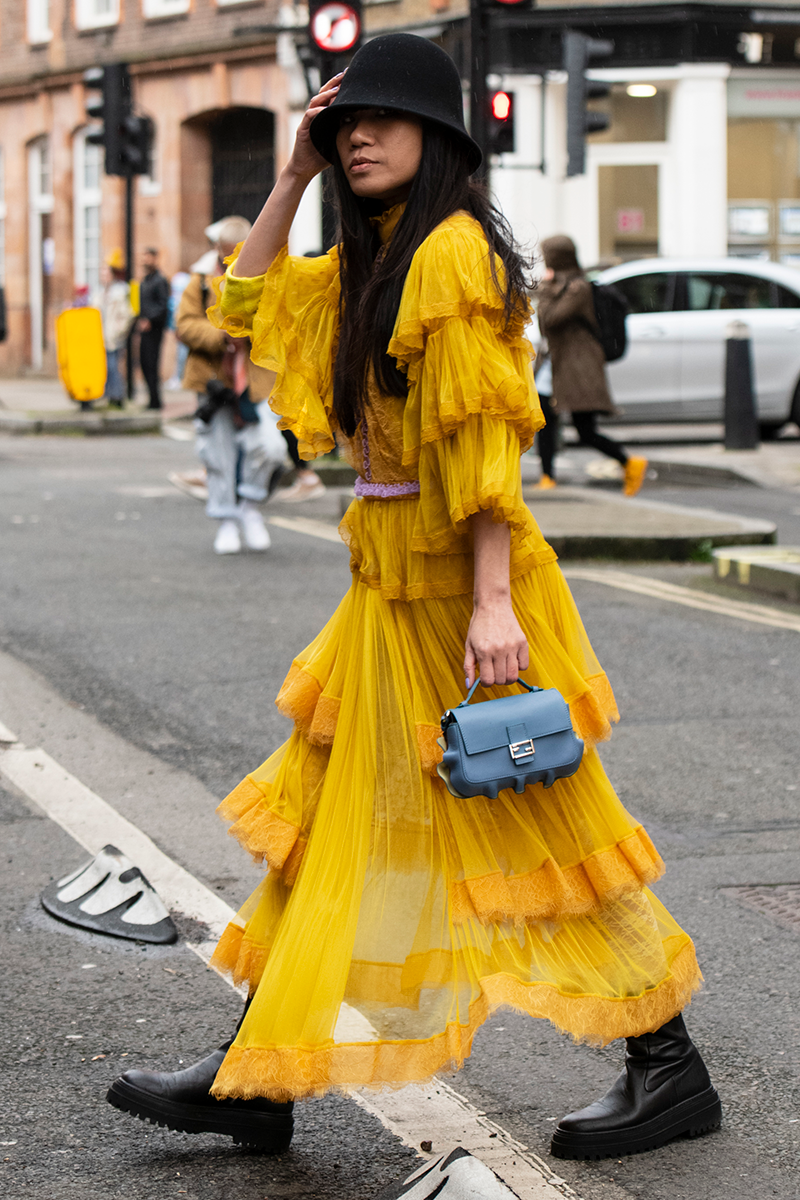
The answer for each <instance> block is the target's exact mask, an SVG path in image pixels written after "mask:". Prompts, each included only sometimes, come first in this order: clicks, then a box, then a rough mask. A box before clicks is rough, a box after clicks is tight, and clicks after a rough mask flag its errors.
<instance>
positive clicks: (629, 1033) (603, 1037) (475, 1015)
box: [211, 926, 703, 1101]
mask: <svg viewBox="0 0 800 1200" xmlns="http://www.w3.org/2000/svg"><path fill="white" fill-rule="evenodd" d="M230 928H231V927H230V926H229V929H230ZM676 940H679V941H680V944H679V946H678V947H677V948H676V949H675V951H674V953H673V955H672V958H671V961H670V963H669V974H668V975H667V976H666V978H665V979H664V980H662V982H661V983H659V984H657V985H656V986H655V987H653V988H649V989H647V990H646V991H644V992H642V993H641V994H640V995H638V996H625V997H618V998H612V997H608V996H593V995H569V994H566V993H564V992H561V991H559V990H558V989H557V988H555V987H553V986H552V985H551V984H545V983H533V984H526V983H523V982H522V981H521V980H519V979H516V978H514V977H513V976H511V975H507V974H496V975H488V976H485V977H483V978H482V979H481V980H480V986H481V995H480V996H479V997H478V998H477V999H476V1000H475V1001H473V1003H472V1004H471V1005H470V1008H469V1020H468V1023H467V1024H465V1025H461V1024H458V1023H452V1024H450V1025H448V1026H447V1028H446V1029H445V1030H444V1032H442V1033H440V1034H438V1035H437V1036H436V1037H433V1038H427V1039H424V1040H419V1041H397V1042H382V1041H375V1042H355V1043H345V1044H341V1045H336V1044H334V1043H332V1042H329V1043H327V1044H325V1045H323V1046H319V1047H314V1046H272V1047H253V1048H248V1049H243V1048H241V1047H239V1046H236V1045H234V1046H232V1047H231V1048H230V1050H229V1051H228V1053H227V1055H226V1057H225V1060H224V1062H223V1064H222V1066H221V1068H220V1070H219V1072H218V1074H217V1077H216V1079H215V1081H214V1086H213V1087H212V1089H211V1092H212V1095H214V1096H216V1097H217V1098H218V1099H225V1098H226V1097H231V1098H233V1097H236V1098H240V1099H254V1098H256V1097H266V1098H268V1099H271V1100H275V1101H286V1100H301V1099H306V1098H310V1097H312V1096H321V1095H324V1093H325V1092H328V1091H331V1090H333V1089H335V1090H338V1091H348V1090H350V1089H351V1088H357V1087H367V1088H374V1089H381V1088H399V1087H405V1086H406V1084H408V1083H424V1082H426V1081H428V1080H429V1079H431V1078H432V1077H433V1076H434V1075H436V1074H439V1073H440V1072H442V1071H454V1070H458V1069H459V1068H460V1067H462V1066H463V1064H464V1061H465V1059H466V1058H468V1057H469V1054H470V1052H471V1050H472V1042H473V1040H474V1037H475V1034H476V1033H477V1031H478V1030H479V1029H480V1027H481V1025H483V1023H484V1022H485V1021H486V1020H487V1018H488V1017H489V1016H491V1014H492V1013H493V1012H494V1011H496V1010H497V1009H499V1008H511V1009H514V1010H516V1011H517V1012H522V1013H526V1014H527V1015H528V1016H531V1017H538V1018H543V1019H545V1020H549V1021H550V1022H551V1023H552V1024H553V1025H555V1026H556V1028H557V1029H559V1030H561V1031H562V1032H563V1033H568V1034H570V1035H571V1037H572V1038H573V1039H574V1040H575V1041H577V1042H585V1043H588V1044H589V1045H593V1046H605V1045H608V1043H609V1042H612V1041H615V1040H616V1039H617V1038H623V1037H638V1036H640V1035H641V1034H643V1033H648V1032H650V1031H652V1030H654V1029H659V1028H660V1027H661V1026H662V1025H664V1024H666V1022H667V1021H669V1020H671V1019H672V1017H674V1016H676V1015H677V1014H678V1013H679V1012H681V1011H682V1009H683V1008H685V1007H686V1005H687V1004H688V1003H689V1002H690V1001H691V998H692V995H693V993H694V992H695V991H696V990H697V989H698V988H699V987H700V986H701V984H702V980H703V977H702V974H701V972H700V968H699V966H698V964H697V958H696V955H695V950H694V946H693V945H692V943H691V941H690V940H689V938H688V937H686V938H685V940H683V939H676ZM220 945H222V943H220ZM231 949H233V947H231ZM218 950H219V948H218ZM214 958H215V959H216V958H217V954H216V953H215V955H214ZM213 961H214V960H212V962H213ZM215 965H217V964H215Z"/></svg>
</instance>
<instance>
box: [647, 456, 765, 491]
mask: <svg viewBox="0 0 800 1200" xmlns="http://www.w3.org/2000/svg"><path fill="white" fill-rule="evenodd" d="M651 472H654V473H655V479H654V478H653V476H652V474H651ZM647 474H648V478H647V481H646V484H645V486H647V484H650V485H652V484H656V485H657V486H659V487H663V485H664V484H665V483H666V484H675V485H677V486H679V487H691V486H692V485H693V484H697V485H699V486H700V487H724V486H725V485H726V484H736V485H738V486H740V487H741V486H742V485H745V486H747V487H764V486H765V485H764V484H763V483H760V482H759V480H757V479H754V478H753V477H752V475H748V474H745V472H743V471H740V470H738V469H737V468H736V467H735V466H734V465H732V464H725V466H715V465H714V464H712V463H692V462H682V461H681V460H680V459H667V458H650V460H649V466H648V473H647Z"/></svg>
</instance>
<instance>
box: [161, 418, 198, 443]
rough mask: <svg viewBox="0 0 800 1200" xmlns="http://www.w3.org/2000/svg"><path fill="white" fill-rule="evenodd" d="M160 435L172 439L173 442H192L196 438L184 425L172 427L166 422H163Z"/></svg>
mask: <svg viewBox="0 0 800 1200" xmlns="http://www.w3.org/2000/svg"><path fill="white" fill-rule="evenodd" d="M161 433H162V435H163V436H164V437H166V438H172V440H173V442H193V441H194V439H195V437H196V436H197V435H196V433H195V431H194V430H193V429H191V428H187V427H186V426H185V425H172V424H170V423H169V422H168V421H164V422H163V424H162V426H161Z"/></svg>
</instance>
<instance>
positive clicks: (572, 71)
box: [564, 29, 614, 175]
mask: <svg viewBox="0 0 800 1200" xmlns="http://www.w3.org/2000/svg"><path fill="white" fill-rule="evenodd" d="M613 53H614V43H613V42H612V41H609V40H608V39H607V38H592V37H589V36H588V34H585V33H578V32H577V31H575V30H573V29H570V30H568V31H567V32H566V33H565V34H564V70H565V71H566V72H567V175H583V174H584V172H585V170H586V135H587V133H600V132H601V131H602V130H603V129H608V127H609V125H610V124H611V118H610V117H608V116H607V115H606V114H605V113H599V112H592V111H590V110H587V107H586V103H587V101H588V100H598V99H600V97H601V96H607V95H608V93H609V92H610V91H611V86H610V84H607V83H599V82H596V81H594V80H591V79H587V78H586V69H587V67H588V66H589V63H590V61H591V59H593V58H606V57H607V56H608V55H609V54H613Z"/></svg>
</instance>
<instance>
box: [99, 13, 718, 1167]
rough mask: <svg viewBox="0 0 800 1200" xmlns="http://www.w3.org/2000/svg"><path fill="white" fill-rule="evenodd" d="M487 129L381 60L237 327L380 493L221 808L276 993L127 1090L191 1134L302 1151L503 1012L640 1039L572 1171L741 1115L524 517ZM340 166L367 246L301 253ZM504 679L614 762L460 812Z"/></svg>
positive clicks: (252, 986) (330, 95) (231, 283)
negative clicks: (218, 1042)
mask: <svg viewBox="0 0 800 1200" xmlns="http://www.w3.org/2000/svg"><path fill="white" fill-rule="evenodd" d="M461 114H462V108H461V86H460V81H459V77H458V74H457V72H456V69H455V67H454V65H453V63H452V62H451V60H450V59H449V58H448V56H447V55H446V54H445V53H444V52H443V51H442V50H440V49H439V48H438V47H436V46H434V45H433V44H432V43H430V42H427V41H425V40H423V39H421V38H417V37H413V36H412V35H409V34H392V35H389V36H386V37H380V38H376V39H375V40H374V41H371V42H369V43H368V44H367V45H366V46H365V47H364V48H363V49H362V50H360V51H359V53H358V54H357V55H356V57H355V58H354V60H353V63H352V66H351V67H350V70H349V71H348V73H347V75H346V76H345V77H344V79H342V77H341V76H339V77H337V78H336V79H335V80H333V81H331V83H329V84H327V85H326V86H325V87H324V88H323V89H322V91H321V92H320V94H319V95H318V96H316V97H315V98H314V100H312V102H311V106H310V108H309V109H308V112H307V113H306V115H305V117H304V119H303V121H302V123H301V125H300V127H299V130H298V135H297V141H296V144H295V147H294V150H293V153H292V156H291V159H290V161H289V164H288V166H287V167H286V169H285V170H284V172H283V173H282V174H281V176H280V178H279V180H278V182H277V184H276V186H275V188H274V190H273V192H272V194H271V195H270V197H269V199H268V201H267V203H266V205H265V206H264V210H263V212H262V213H261V215H260V217H259V218H258V220H257V221H256V223H255V225H254V227H253V230H252V232H251V234H250V235H249V237H248V238H247V241H246V242H245V243H244V246H243V247H242V248H241V250H240V252H239V254H238V257H236V258H235V259H234V260H233V261H232V262H231V264H230V266H229V269H228V273H227V277H226V280H225V285H224V290H223V292H222V296H221V300H220V303H219V306H218V307H217V309H216V310H215V312H214V314H213V318H214V320H216V321H217V322H218V323H219V324H220V325H221V326H222V327H224V328H226V329H227V331H228V332H229V333H231V334H232V335H237V334H238V335H243V334H245V333H247V334H249V335H252V339H253V355H254V357H255V358H256V359H257V360H258V361H259V362H261V363H262V364H263V365H265V366H269V367H271V368H272V369H274V370H275V371H276V373H277V376H278V381H277V384H276V387H275V390H274V392H273V398H272V402H273V405H274V407H275V408H276V410H277V411H279V412H280V413H281V414H282V416H283V422H284V423H285V424H287V425H289V426H290V427H291V428H292V429H294V431H295V433H296V434H297V437H298V439H299V441H300V445H301V449H302V450H303V452H304V454H305V455H306V456H311V455H313V454H318V453H324V452H326V451H328V450H329V449H330V448H331V447H332V445H333V442H334V432H335V433H336V437H337V439H338V440H339V442H340V445H341V447H342V450H343V452H344V454H345V455H346V457H347V458H348V459H349V461H350V462H352V463H353V464H355V465H356V467H357V469H358V472H359V480H358V482H357V484H356V491H357V493H358V497H359V498H358V499H357V500H356V501H355V502H354V503H353V504H352V505H351V506H350V508H349V510H348V512H347V514H346V516H345V518H344V520H343V522H342V526H341V529H342V534H343V537H344V539H345V541H346V542H347V543H348V545H349V546H350V550H351V554H352V570H353V583H352V586H351V588H350V591H349V592H348V593H347V595H346V596H345V598H344V600H343V601H342V603H341V605H340V606H339V608H338V609H337V611H336V613H335V614H334V616H333V617H332V618H331V620H330V621H329V623H328V624H327V625H326V627H325V628H324V629H323V630H322V632H321V633H320V634H319V636H318V637H317V638H316V640H315V641H314V642H312V644H311V645H310V646H309V647H307V649H306V650H304V651H303V652H302V653H301V654H300V655H298V657H297V659H296V660H295V662H294V664H293V666H292V669H291V671H290V672H289V675H288V677H287V679H286V681H285V683H284V685H283V687H282V689H281V692H280V695H279V697H278V706H279V707H280V709H281V710H282V711H283V712H284V713H288V714H289V715H291V716H292V717H293V718H294V721H295V730H294V732H293V734H292V736H291V737H290V739H289V740H288V742H286V743H285V745H284V746H282V747H281V748H280V749H279V750H278V751H276V753H275V754H273V755H272V757H271V758H269V759H268V760H267V762H266V763H265V764H264V765H263V766H262V767H260V768H259V769H258V770H256V771H254V772H253V773H252V774H251V775H249V776H248V777H247V778H246V779H245V780H244V782H243V783H242V784H240V785H239V787H237V788H236V789H235V791H234V792H233V793H232V794H231V795H230V796H229V797H228V798H227V800H226V801H225V802H224V803H223V805H222V812H223V815H225V816H226V817H228V818H229V819H231V820H232V821H233V822H234V825H233V832H234V834H235V835H236V836H237V837H238V838H239V839H240V840H241V841H242V843H243V845H244V846H245V847H246V848H247V849H249V850H250V851H251V853H253V854H254V855H255V857H256V858H257V859H264V860H266V862H267V863H268V864H269V867H270V871H269V873H268V874H267V876H266V878H265V880H264V882H263V883H262V885H261V886H260V887H259V889H258V890H257V891H256V893H255V894H254V895H253V896H252V897H251V899H250V900H249V901H248V902H247V904H246V905H245V907H244V908H243V909H242V911H241V913H240V914H239V917H238V919H237V921H236V922H235V923H234V924H232V925H231V926H229V928H228V930H227V932H226V933H225V934H224V936H223V937H222V939H221V941H220V943H219V945H218V947H217V950H216V952H215V955H214V963H215V965H216V966H217V967H219V968H220V969H221V970H223V971H227V972H229V973H230V974H231V975H232V977H233V978H234V979H235V980H236V981H242V982H245V981H246V982H247V984H248V988H249V992H250V1001H249V1006H248V1007H247V1009H246V1010H245V1015H244V1017H243V1020H242V1022H241V1025H240V1028H239V1029H238V1032H237V1034H236V1037H235V1040H233V1042H232V1043H230V1042H229V1043H226V1044H225V1046H224V1047H221V1048H220V1049H219V1050H217V1051H216V1052H215V1053H214V1054H212V1055H210V1056H209V1057H208V1058H206V1059H204V1060H203V1061H202V1062H200V1063H198V1064H196V1065H195V1066H194V1067H192V1068H189V1069H188V1070H187V1071H185V1072H179V1073H176V1074H161V1075H156V1074H153V1073H150V1072H129V1073H127V1074H126V1075H125V1076H123V1077H122V1079H121V1080H119V1081H117V1083H115V1084H114V1085H113V1087H112V1089H111V1092H110V1093H109V1099H110V1100H111V1102H112V1103H114V1104H116V1105H117V1107H120V1108H123V1109H125V1110H127V1111H128V1112H131V1113H133V1114H135V1115H137V1116H140V1117H151V1119H152V1118H155V1119H158V1120H159V1121H160V1122H161V1123H162V1124H167V1125H169V1126H170V1127H172V1128H180V1129H191V1128H201V1129H205V1130H209V1129H210V1130H214V1131H217V1132H231V1133H233V1136H235V1137H236V1138H237V1140H240V1141H245V1142H252V1143H253V1144H257V1145H260V1146H262V1147H264V1148H268V1149H269V1148H272V1149H278V1148H281V1147H282V1146H285V1145H287V1144H288V1140H289V1138H290V1137H291V1121H292V1118H291V1110H290V1105H291V1102H292V1101H293V1100H294V1099H298V1098H301V1097H310V1096H316V1095H320V1094H322V1093H324V1092H325V1091H327V1090H328V1089H331V1088H349V1087H358V1086H361V1085H367V1086H381V1085H384V1084H388V1085H398V1084H403V1083H405V1082H410V1081H414V1080H423V1079H426V1078H428V1077H430V1076H431V1075H432V1074H433V1073H435V1072H437V1071H440V1070H442V1069H450V1068H453V1067H457V1066H460V1065H461V1064H462V1063H463V1061H464V1059H465V1057H466V1056H467V1055H468V1054H469V1052H470V1047H471V1043H472V1039H473V1037H474V1035H475V1033H476V1031H477V1029H478V1028H479V1027H480V1025H481V1024H482V1023H483V1021H484V1020H485V1019H486V1017H487V1016H488V1015H489V1014H490V1012H491V1011H492V1010H493V1009H494V1008H496V1007H498V1006H501V1005H511V1006H514V1007H516V1008H518V1009H522V1010H524V1011H526V1012H528V1013H530V1014H531V1015H533V1016H541V1017H548V1018H549V1019H550V1020H551V1021H553V1022H554V1023H555V1024H556V1025H558V1026H559V1028H562V1029H564V1030H567V1031H568V1032H570V1033H571V1034H572V1035H573V1036H575V1037H577V1038H581V1039H584V1040H587V1041H591V1042H594V1043H597V1044H603V1043H605V1042H608V1041H609V1040H611V1039H612V1038H617V1037H629V1038H630V1042H629V1054H628V1069H627V1075H626V1076H623V1079H624V1080H626V1087H625V1088H624V1089H623V1088H621V1086H620V1085H617V1092H615V1093H614V1097H613V1098H612V1099H611V1100H610V1101H609V1100H608V1099H607V1100H605V1101H602V1102H600V1104H599V1105H597V1106H594V1107H593V1108H589V1109H588V1110H585V1111H584V1112H583V1113H581V1114H577V1115H576V1114H573V1115H572V1116H571V1117H569V1118H566V1119H565V1120H564V1121H562V1123H561V1125H560V1127H559V1133H558V1137H559V1138H560V1139H561V1140H560V1141H559V1142H558V1145H557V1152H558V1153H562V1154H566V1155H568V1156H576V1157H583V1156H585V1155H587V1154H588V1156H590V1157H594V1156H600V1155H603V1154H611V1153H614V1154H617V1153H622V1152H623V1149H624V1148H625V1147H631V1146H633V1145H634V1143H636V1142H637V1139H641V1137H642V1136H646V1138H647V1141H646V1143H645V1144H646V1145H658V1144H661V1143H662V1142H663V1141H665V1140H668V1139H669V1138H670V1137H672V1136H675V1135H676V1134H677V1133H679V1132H684V1131H692V1132H699V1130H700V1128H705V1127H707V1126H710V1125H713V1124H715V1123H716V1122H717V1121H718V1119H719V1114H718V1105H719V1102H718V1100H717V1098H716V1093H714V1091H713V1088H712V1087H711V1085H710V1083H709V1080H708V1075H707V1073H706V1071H705V1068H704V1066H703V1064H702V1061H701V1059H700V1056H699V1054H698V1053H697V1051H696V1050H695V1048H694V1047H693V1046H692V1044H691V1042H690V1041H689V1039H688V1035H687V1034H686V1031H685V1029H684V1027H683V1024H682V1022H681V1019H680V1016H679V1015H678V1014H679V1013H680V1010H681V1008H682V1007H683V1005H684V1004H685V1003H686V1002H687V1000H688V999H689V996H690V995H691V993H692V991H693V990H694V989H695V988H696V987H697V986H698V985H699V983H700V973H699V970H698V967H697V963H696V960H695V956H694V950H693V947H692V943H691V941H690V939H689V938H688V936H687V935H686V934H685V933H683V932H682V930H680V929H679V927H678V926H677V925H676V924H675V922H674V921H673V920H672V918H671V917H670V916H669V914H668V913H667V912H666V911H665V910H664V909H663V908H662V906H661V905H660V904H659V903H658V901H657V900H656V899H655V898H654V897H653V896H651V895H650V894H649V893H648V892H646V891H645V890H644V884H645V883H646V882H649V881H650V880H653V879H655V878H656V877H657V876H658V875H659V874H660V872H661V869H662V865H661V861H660V859H659V858H658V855H657V854H656V852H655V850H654V848H653V847H652V844H651V842H650V841H649V839H648V838H647V835H646V834H645V833H644V830H643V829H642V828H641V826H640V825H639V824H638V823H637V822H636V821H635V820H633V819H632V818H631V817H629V816H628V814H627V813H626V812H625V811H624V809H623V808H622V806H621V805H620V803H619V801H618V799H617V798H616V796H615V795H614V792H613V791H612V789H611V786H610V784H609V782H608V780H607V779H606V776H605V775H604V773H603V769H602V767H601V765H600V761H599V759H598V756H597V754H596V752H595V751H594V750H593V749H591V748H590V747H591V746H592V744H593V743H594V742H596V741H597V740H599V739H600V738H603V737H605V736H607V734H608V732H609V728H610V726H609V719H612V718H613V719H615V718H616V708H615V704H614V699H613V696H612V693H611V689H610V687H609V685H608V683H607V681H606V679H605V676H604V675H603V673H602V671H601V670H600V667H599V664H598V663H597V660H596V659H595V657H594V654H593V653H592V651H591V648H590V646H589V643H588V640H587V638H586V635H585V633H584V631H583V628H582V626H581V623H580V619H579V617H578V614H577V611H576V609H575V607H574V604H573V602H572V599H571V597H570V594H569V591H568V589H567V587H566V584H565V583H564V580H563V578H562V576H561V574H560V572H559V569H558V567H557V565H556V562H555V554H554V553H553V552H552V550H551V549H550V548H549V547H548V546H547V544H546V543H545V541H544V539H543V538H542V535H541V533H540V532H539V530H538V528H537V526H536V524H535V522H534V521H533V518H532V517H531V514H530V512H529V511H528V509H527V508H526V507H525V505H524V503H523V501H522V496H521V485H520V471H519V456H520V451H521V449H524V448H527V447H528V446H530V444H531V440H532V438H533V434H534V432H535V430H536V428H537V425H538V424H539V423H540V420H541V418H540V415H539V411H538V406H537V403H536V395H535V390H534V388H533V385H532V380H531V375H530V348H529V346H528V344H527V343H526V341H525V339H524V338H523V336H522V331H523V328H524V325H525V323H526V321H527V319H528V308H527V301H526V299H525V296H526V290H525V279H524V271H523V263H522V260H521V259H520V257H519V256H518V254H517V253H516V251H515V250H514V248H513V245H512V242H511V239H510V235H509V234H508V231H507V229H506V227H505V225H504V224H503V223H502V221H501V219H500V218H499V216H498V215H497V214H496V213H495V212H494V211H493V210H492V209H491V207H490V205H489V203H488V201H487V199H486V194H485V192H484V191H483V189H482V188H481V187H479V186H477V185H475V184H473V183H471V182H470V178H469V176H470V173H471V172H472V171H474V170H475V169H476V167H477V166H478V165H479V163H480V152H479V150H478V148H477V146H476V145H475V144H474V143H473V142H472V140H471V139H470V137H469V136H468V134H467V133H466V130H465V129H464V125H463V118H462V115H461ZM329 162H330V163H332V164H333V175H334V181H335V186H336V191H337V194H338V199H339V205H340V217H341V228H342V239H341V244H340V246H339V247H338V248H337V249H333V250H331V251H330V252H329V253H328V254H326V255H324V256H322V257H321V258H317V259H298V258H290V257H289V256H288V255H287V253H286V249H285V243H286V240H287V235H288V232H289V228H290V225H291V222H292V218H293V216H294V213H295V211H296V209H297V205H298V203H299V201H300V199H301V197H302V195H303V192H304V190H305V188H306V186H307V185H308V183H309V182H310V181H311V179H312V178H313V177H314V176H315V175H316V174H317V173H318V172H319V171H321V170H322V169H323V168H324V167H325V166H326V165H327V163H329ZM487 243H488V245H487ZM489 248H491V249H489ZM477 672H480V676H481V679H482V681H483V683H484V684H485V685H487V686H491V685H495V684H497V685H506V684H509V683H512V682H513V681H514V680H516V679H517V678H518V676H519V675H520V674H522V675H523V676H525V677H526V678H528V679H529V680H535V681H536V682H537V683H540V684H542V685H543V686H551V685H552V686H555V687H557V688H558V689H559V690H560V691H561V693H562V694H563V695H564V696H565V697H566V698H567V699H568V700H569V702H570V704H571V708H572V713H573V718H574V721H575V724H576V725H577V727H578V729H579V730H580V733H581V736H583V737H584V739H585V741H586V744H587V751H586V753H585V756H584V761H583V764H582V765H581V767H580V769H579V771H578V773H577V774H576V775H575V776H574V777H573V778H571V779H567V780H562V781H560V782H558V783H556V784H555V785H554V787H553V788H551V789H550V790H549V791H544V790H543V789H542V788H541V787H540V786H537V787H532V788H529V789H528V791H527V792H526V793H525V794H524V795H523V796H517V795H515V794H514V793H513V792H510V793H509V792H501V793H500V798H499V799H498V801H496V802H489V801H487V800H485V799H481V798H479V799H477V800H456V799H454V797H452V796H451V795H450V794H449V793H448V792H447V791H446V789H445V787H444V785H443V784H442V782H441V781H440V780H439V778H438V776H437V772H436V765H437V761H438V760H439V758H440V751H439V748H438V746H437V741H436V739H437V734H438V732H439V729H438V723H439V717H440V715H441V713H442V711H443V710H444V709H445V708H447V707H448V706H450V705H451V704H453V703H454V702H455V701H457V700H458V699H460V698H461V696H462V695H463V688H464V683H465V676H466V683H467V684H470V683H471V682H472V681H473V679H474V678H475V676H476V673H477ZM343 1004H346V1005H348V1006H349V1009H348V1008H343V1007H342V1006H343ZM353 1010H355V1011H353ZM337 1022H338V1024H337ZM651 1030H656V1031H657V1032H656V1033H651V1032H649V1031H651ZM655 1068H657V1070H656V1074H655V1075H654V1074H653V1070H654V1069H655ZM645 1080H647V1084H648V1088H647V1089H646V1088H645V1086H644V1085H645ZM209 1088H213V1091H212V1095H211V1096H209V1095H208V1089H209ZM676 1105H677V1107H676ZM192 1122H194V1124H192ZM237 1122H238V1125H236V1129H235V1132H234V1130H233V1128H232V1126H233V1125H234V1124H236V1123H237Z"/></svg>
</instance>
